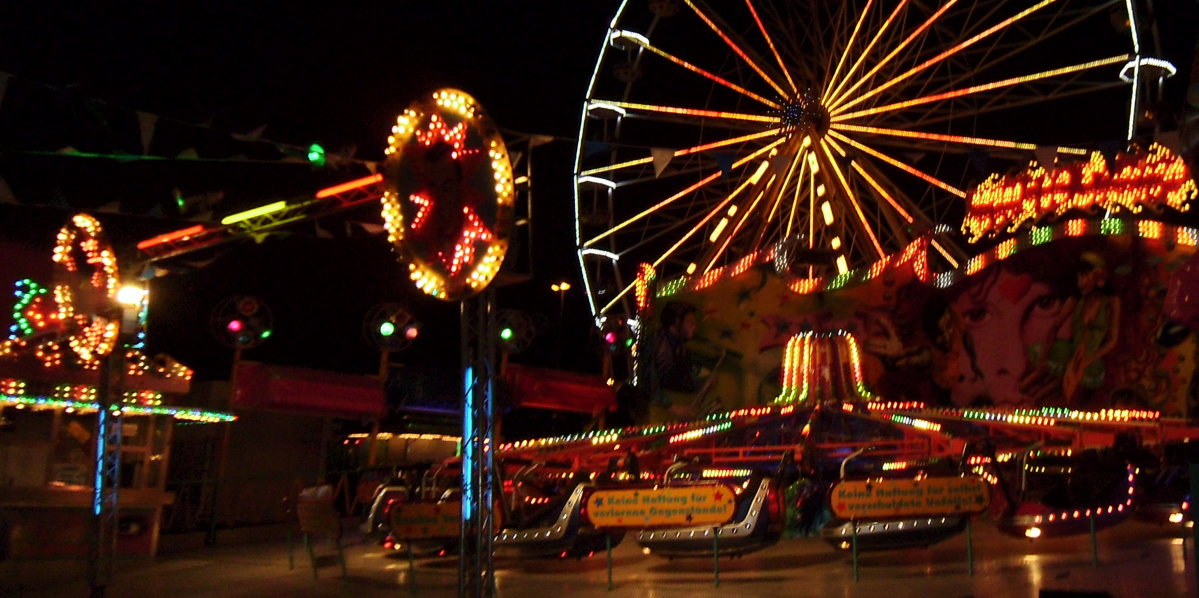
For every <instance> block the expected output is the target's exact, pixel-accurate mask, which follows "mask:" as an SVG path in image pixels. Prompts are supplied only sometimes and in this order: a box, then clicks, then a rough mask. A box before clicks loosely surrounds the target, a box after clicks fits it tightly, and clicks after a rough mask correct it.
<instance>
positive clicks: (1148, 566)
mask: <svg viewBox="0 0 1199 598" xmlns="http://www.w3.org/2000/svg"><path fill="white" fill-rule="evenodd" d="M1179 531H1180V530H1179V529H1178V528H1177V527H1174V528H1164V527H1158V526H1152V525H1148V524H1144V523H1140V522H1128V523H1125V524H1123V525H1121V526H1118V527H1116V528H1113V529H1109V530H1105V531H1102V532H1100V533H1099V537H1098V549H1099V550H1098V553H1099V561H1100V563H1099V566H1095V565H1093V564H1092V553H1091V542H1090V537H1089V536H1082V537H1076V538H1063V539H1047V540H1038V541H1037V542H1035V543H1034V542H1030V541H1025V540H1019V539H1015V538H1010V537H1007V536H1003V535H1001V534H999V533H998V532H997V531H996V530H995V529H994V528H993V527H992V526H990V525H989V524H987V523H979V524H976V525H975V529H974V555H975V574H974V575H973V576H971V575H969V573H968V565H967V560H966V538H965V535H964V534H963V535H959V536H957V537H955V538H953V539H950V540H948V541H946V542H943V543H941V544H938V545H936V546H934V547H932V548H929V549H916V550H905V551H892V552H883V553H867V554H863V555H862V557H861V561H860V581H857V582H855V581H854V578H853V565H852V559H851V556H850V554H849V553H846V552H839V551H834V550H833V549H832V548H831V547H829V546H828V545H826V544H824V543H823V542H821V541H819V540H816V539H795V540H783V541H782V542H780V543H779V544H777V545H775V546H773V547H771V548H769V549H766V550H763V551H760V552H758V553H754V554H751V555H748V556H745V557H744V558H741V559H735V560H722V561H721V563H720V576H719V582H720V585H719V587H716V584H715V579H714V576H713V567H712V561H711V560H708V559H676V560H673V561H670V560H666V559H662V558H659V557H655V556H647V555H643V554H641V552H640V549H639V547H638V546H637V545H636V543H635V542H633V541H631V537H630V538H629V539H628V541H626V542H623V543H622V544H621V545H620V546H618V547H617V548H616V549H614V550H613V564H612V576H613V589H612V590H611V591H609V590H608V568H607V559H606V556H605V555H604V554H603V553H600V554H596V555H595V556H594V557H592V558H589V559H584V560H581V561H576V560H523V561H514V560H500V561H497V563H496V571H497V573H496V578H497V596H502V597H506V598H513V597H526V596H531V597H538V598H561V597H565V596H571V597H575V596H583V597H588V596H590V597H601V596H604V597H631V596H637V597H646V598H672V597H679V598H700V597H704V596H720V597H722V598H736V597H741V596H769V597H772V598H783V597H791V596H839V597H844V598H856V597H861V598H867V597H868V598H908V597H911V598H935V597H949V598H965V597H976V598H982V597H1004V598H1007V597H1017V598H1019V597H1037V596H1039V595H1041V594H1040V592H1041V591H1042V590H1046V593H1045V594H1044V595H1045V596H1051V595H1055V594H1052V593H1050V592H1052V591H1071V592H1088V591H1089V592H1094V591H1107V592H1110V595H1111V596H1114V597H1116V598H1170V597H1175V596H1197V595H1199V590H1197V586H1196V570H1195V554H1194V552H1193V546H1192V542H1190V541H1189V540H1188V541H1187V542H1185V543H1184V542H1183V540H1182V539H1181V537H1180V535H1179ZM352 542H353V541H352ZM318 549H319V550H318V554H320V553H322V552H323V553H325V554H330V552H329V547H327V546H318ZM346 556H347V564H348V569H349V575H348V577H347V578H346V579H345V580H343V579H341V577H340V568H339V567H337V566H336V565H335V563H334V561H332V560H324V561H323V565H324V566H322V567H321V568H320V570H319V572H320V578H319V579H316V580H314V579H313V577H312V570H311V568H310V567H309V564H308V560H307V558H306V557H305V556H304V555H303V553H302V551H301V550H300V549H297V551H296V554H295V568H294V569H291V568H289V566H288V550H287V544H286V542H284V541H277V542H268V543H260V544H251V545H242V546H227V547H215V548H206V549H202V550H197V551H192V552H188V553H184V554H180V555H173V556H167V557H160V558H158V559H156V560H154V561H149V560H145V561H127V562H120V563H118V568H117V571H116V575H115V578H114V581H113V584H112V585H111V586H109V588H108V591H107V596H110V597H113V598H125V597H128V598H136V597H159V596H170V597H178V598H192V597H194V598H200V597H215V596H220V597H226V596H228V597H243V596H244V597H256V598H257V597H276V596H278V597H288V598H296V597H306V596H312V597H324V596H351V597H354V598H366V597H371V596H392V597H403V596H410V595H412V591H413V590H412V582H413V576H412V571H411V570H410V569H409V566H408V559H407V556H406V554H404V553H390V554H388V553H385V552H384V550H383V549H382V548H380V547H377V546H373V545H368V544H365V543H362V542H361V541H356V542H354V543H353V544H351V545H350V546H348V547H347V554H346ZM457 563H458V561H457V558H424V559H417V560H416V568H415V592H416V595H418V596H421V597H434V596H437V597H440V596H456V595H457ZM7 565H8V566H11V565H13V563H11V562H10V563H8V564H7ZM3 571H4V569H0V577H2V576H3ZM10 571H11V569H10ZM0 595H4V596H22V597H25V596H28V597H30V598H67V597H83V596H88V595H89V592H88V588H87V586H86V585H85V584H84V583H82V581H80V580H79V579H78V578H76V579H74V580H72V579H70V578H69V577H68V576H61V577H58V578H50V579H42V580H39V581H37V582H36V583H33V584H29V583H27V584H26V585H25V586H24V587H16V588H14V587H12V586H11V585H10V586H9V587H7V589H6V587H5V584H4V583H3V582H0ZM1064 595H1071V594H1064ZM1074 595H1075V596H1079V595H1080V594H1074ZM1085 595H1086V594H1081V596H1085Z"/></svg>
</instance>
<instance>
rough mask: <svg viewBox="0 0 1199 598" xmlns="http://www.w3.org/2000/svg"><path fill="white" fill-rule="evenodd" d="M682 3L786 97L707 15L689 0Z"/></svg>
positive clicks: (781, 89) (780, 88)
mask: <svg viewBox="0 0 1199 598" xmlns="http://www.w3.org/2000/svg"><path fill="white" fill-rule="evenodd" d="M684 2H686V3H687V6H690V7H691V10H693V11H695V14H696V15H698V16H699V18H701V19H703V21H704V22H705V23H707V24H708V27H711V28H712V31H715V32H716V35H719V36H720V39H723V40H724V43H726V44H728V46H729V48H731V49H732V50H733V51H734V52H736V53H737V55H738V56H740V57H741V60H744V61H745V64H748V65H749V67H750V68H752V69H753V70H754V72H756V73H758V75H759V76H761V77H762V79H763V80H765V81H766V82H767V83H769V84H770V86H771V87H773V88H774V90H775V91H777V92H778V94H779V95H780V96H784V97H786V95H787V92H785V91H783V88H782V87H779V84H778V83H775V82H774V79H771V78H770V77H769V76H768V75H767V74H766V73H765V71H763V70H762V67H760V66H758V64H757V63H756V62H754V61H753V60H752V59H751V58H750V57H749V55H748V54H746V53H745V51H744V50H742V49H741V48H740V47H739V46H737V44H735V43H733V40H732V39H730V38H729V36H727V35H725V33H724V32H723V31H721V30H720V27H718V26H717V25H716V23H714V22H712V19H710V18H708V15H705V14H704V13H703V11H701V10H700V9H699V7H697V6H696V5H695V4H694V3H693V2H691V0H684Z"/></svg>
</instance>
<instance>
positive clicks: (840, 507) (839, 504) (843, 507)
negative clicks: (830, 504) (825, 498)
mask: <svg viewBox="0 0 1199 598" xmlns="http://www.w3.org/2000/svg"><path fill="white" fill-rule="evenodd" d="M837 510H838V511H844V510H845V503H844V502H839V503H837Z"/></svg>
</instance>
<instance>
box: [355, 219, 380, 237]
mask: <svg viewBox="0 0 1199 598" xmlns="http://www.w3.org/2000/svg"><path fill="white" fill-rule="evenodd" d="M355 224H357V225H358V226H361V227H362V230H364V231H366V234H368V235H378V234H382V233H383V231H385V230H387V229H386V228H383V225H382V224H375V223H373V222H355Z"/></svg>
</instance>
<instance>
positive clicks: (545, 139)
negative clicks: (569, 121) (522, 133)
mask: <svg viewBox="0 0 1199 598" xmlns="http://www.w3.org/2000/svg"><path fill="white" fill-rule="evenodd" d="M553 140H554V138H553V137H551V136H549V135H529V149H533V148H535V147H537V146H539V145H545V144H547V143H549V142H551V141H553Z"/></svg>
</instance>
